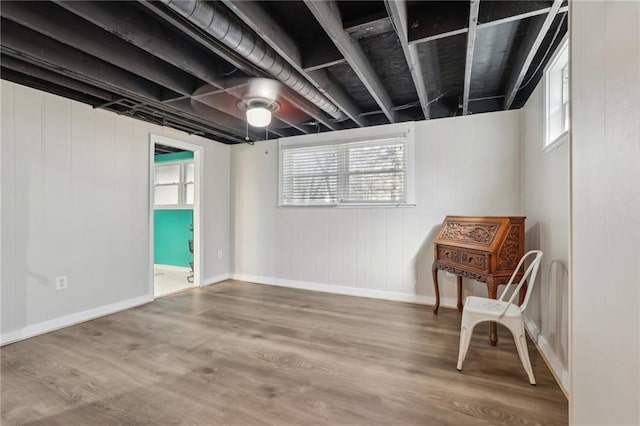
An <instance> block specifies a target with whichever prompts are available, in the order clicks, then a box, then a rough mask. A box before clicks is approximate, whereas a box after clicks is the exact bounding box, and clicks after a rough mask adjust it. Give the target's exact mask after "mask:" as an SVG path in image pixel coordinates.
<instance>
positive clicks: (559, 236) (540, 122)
mask: <svg viewBox="0 0 640 426" xmlns="http://www.w3.org/2000/svg"><path fill="white" fill-rule="evenodd" d="M520 111H521V114H522V123H521V129H522V160H521V161H522V205H523V213H524V215H525V216H527V221H526V228H527V232H526V243H527V250H531V249H540V250H542V251H543V252H544V256H543V258H542V265H541V268H540V271H539V274H538V279H537V282H536V285H535V287H534V288H533V293H532V295H531V300H530V301H529V306H528V307H527V310H526V312H525V315H526V318H527V319H528V323H527V325H528V328H529V331H530V334H531V336H532V337H533V338H534V339H535V340H536V341H537V343H538V346H539V347H540V348H541V350H542V351H543V352H544V354H545V356H546V357H547V359H548V360H549V364H550V365H551V368H552V369H553V370H554V372H555V374H556V377H558V379H559V380H560V381H561V382H562V385H563V386H564V387H565V390H568V387H569V372H568V357H569V352H568V351H569V349H568V345H569V331H568V328H569V327H568V325H569V276H568V272H567V271H568V265H569V144H568V141H565V142H564V143H562V144H561V145H560V146H558V147H557V148H555V149H553V150H551V151H548V152H543V151H542V145H543V141H544V85H543V84H542V82H541V83H540V84H538V87H537V88H536V89H535V91H534V92H533V94H532V95H531V97H530V98H529V100H528V101H527V104H526V105H525V107H524V108H522V109H521V110H520Z"/></svg>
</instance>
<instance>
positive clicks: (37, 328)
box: [0, 295, 153, 346]
mask: <svg viewBox="0 0 640 426" xmlns="http://www.w3.org/2000/svg"><path fill="white" fill-rule="evenodd" d="M149 302H153V296H150V295H144V296H139V297H134V298H133V299H127V300H123V301H121V302H116V303H112V304H110V305H106V306H100V307H98V308H93V309H89V310H87V311H83V312H78V313H76V314H71V315H65V316H63V317H60V318H56V319H52V320H49V321H43V322H40V323H38V324H33V325H29V326H26V327H24V328H21V329H19V330H15V331H10V332H7V333H3V334H2V335H0V346H4V345H7V344H9V343H14V342H17V341H20V340H24V339H28V338H29V337H34V336H37V335H39V334H44V333H49V332H51V331H55V330H59V329H61V328H64V327H68V326H70V325H74V324H78V323H81V322H85V321H89V320H92V319H95V318H98V317H103V316H105V315H110V314H113V313H115V312H119V311H124V310H125V309H131V308H134V307H136V306H140V305H144V304H146V303H149Z"/></svg>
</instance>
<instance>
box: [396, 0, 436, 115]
mask: <svg viewBox="0 0 640 426" xmlns="http://www.w3.org/2000/svg"><path fill="white" fill-rule="evenodd" d="M385 4H386V5H387V10H388V12H389V15H390V19H391V22H392V23H393V26H394V27H395V30H396V33H397V34H398V38H399V39H400V44H401V46H402V51H403V52H404V57H405V59H406V60H407V65H408V66H409V71H410V72H411V78H412V79H413V84H414V86H415V88H416V92H417V94H418V99H419V100H420V107H421V108H422V113H423V114H424V118H425V120H428V119H429V118H430V114H429V96H428V92H427V87H426V85H425V83H424V73H423V71H422V66H421V65H420V58H419V57H418V49H417V48H416V47H415V46H412V45H409V40H408V38H407V34H408V27H407V4H406V2H405V1H404V0H385Z"/></svg>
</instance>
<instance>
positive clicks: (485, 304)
mask: <svg viewBox="0 0 640 426" xmlns="http://www.w3.org/2000/svg"><path fill="white" fill-rule="evenodd" d="M532 255H535V258H534V259H533V262H531V264H530V265H529V267H528V268H527V270H526V271H525V273H524V275H523V276H522V279H521V280H520V282H519V283H518V286H517V287H516V288H515V290H514V292H513V294H512V295H511V297H510V298H509V300H508V301H504V298H505V296H506V294H507V292H508V291H509V287H511V284H512V283H513V280H514V279H515V277H516V274H517V273H518V271H519V270H520V268H521V267H524V262H525V260H526V259H527V258H529V257H530V256H532ZM541 258H542V252H541V251H540V250H531V251H530V252H528V253H527V254H525V255H524V256H523V257H522V259H520V262H519V263H518V266H517V267H516V269H515V270H514V271H513V275H511V279H510V280H509V283H508V284H507V286H506V287H505V289H504V291H503V292H502V295H500V299H498V300H494V299H488V298H486V297H477V296H469V297H467V298H466V300H465V302H464V308H463V310H462V326H461V327H460V352H459V353H458V371H462V363H463V362H464V358H465V356H466V355H467V350H468V349H469V342H470V341H471V336H472V335H473V329H474V328H475V326H476V325H478V324H479V323H481V322H485V321H495V322H499V323H500V324H502V325H504V326H505V327H507V328H508V329H509V330H510V331H511V333H512V334H513V338H514V339H515V342H516V348H517V349H518V354H519V355H520V360H521V361H522V365H523V366H524V369H525V371H526V372H527V375H528V376H529V383H531V384H532V385H535V384H536V379H535V378H534V377H533V369H532V368H531V361H530V360H529V351H528V349H527V338H526V335H525V333H524V320H523V318H522V313H523V312H524V310H525V308H526V307H527V303H529V297H530V296H531V289H532V288H533V286H534V283H535V281H536V275H537V274H538V267H539V266H540V259H541ZM527 279H528V282H529V285H528V287H527V294H526V295H525V297H524V301H523V302H522V305H520V306H518V305H516V304H514V303H513V300H514V299H515V298H516V297H517V295H518V293H519V292H520V288H521V287H522V285H523V284H524V282H525V280H527Z"/></svg>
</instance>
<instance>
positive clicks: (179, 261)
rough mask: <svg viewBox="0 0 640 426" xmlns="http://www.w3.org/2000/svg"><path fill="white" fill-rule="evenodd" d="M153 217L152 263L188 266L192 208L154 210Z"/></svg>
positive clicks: (190, 255) (191, 257) (191, 256)
mask: <svg viewBox="0 0 640 426" xmlns="http://www.w3.org/2000/svg"><path fill="white" fill-rule="evenodd" d="M153 217H154V219H153V220H154V222H153V227H154V229H153V230H154V232H153V242H154V250H153V256H154V258H153V263H156V264H161V265H175V266H187V267H188V266H189V262H192V261H193V254H191V252H189V240H191V239H193V233H192V232H191V231H189V228H190V227H191V224H192V223H193V210H175V209H174V210H155V211H154V212H153Z"/></svg>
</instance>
